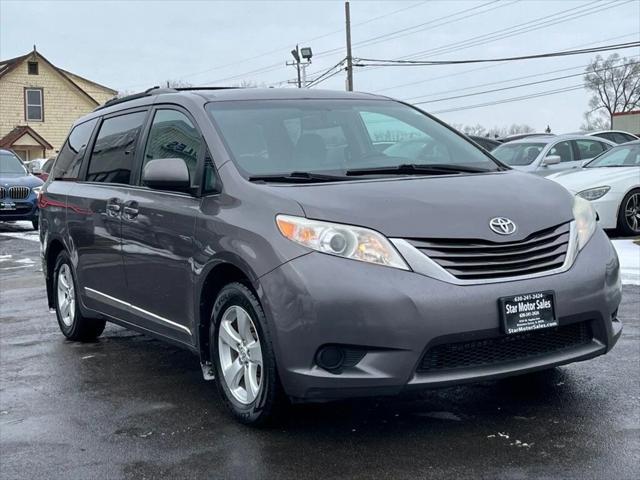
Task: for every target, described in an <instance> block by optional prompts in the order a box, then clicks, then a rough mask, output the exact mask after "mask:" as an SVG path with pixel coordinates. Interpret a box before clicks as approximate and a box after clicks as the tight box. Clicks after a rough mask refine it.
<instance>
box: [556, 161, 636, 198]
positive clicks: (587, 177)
mask: <svg viewBox="0 0 640 480" xmlns="http://www.w3.org/2000/svg"><path fill="white" fill-rule="evenodd" d="M639 176H640V168H638V167H597V168H581V169H580V170H568V171H566V172H559V173H556V174H554V175H551V176H549V177H547V178H548V179H549V180H553V181H554V182H558V183H559V184H560V185H562V186H563V187H565V188H566V189H567V190H569V191H570V192H573V193H577V192H581V191H582V190H586V189H588V188H595V187H601V186H604V185H608V186H612V184H613V185H615V184H616V183H618V182H620V181H624V180H627V179H630V178H639Z"/></svg>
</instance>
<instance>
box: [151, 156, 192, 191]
mask: <svg viewBox="0 0 640 480" xmlns="http://www.w3.org/2000/svg"><path fill="white" fill-rule="evenodd" d="M142 183H143V184H144V185H146V186H147V187H149V188H153V189H156V190H170V191H177V192H187V191H189V190H190V188H191V179H190V178H189V169H188V168H187V164H186V163H185V161H184V160H183V159H181V158H159V159H157V160H151V161H150V162H148V163H147V164H146V165H145V166H144V170H143V171H142Z"/></svg>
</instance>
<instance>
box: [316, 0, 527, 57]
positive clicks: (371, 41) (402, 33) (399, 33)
mask: <svg viewBox="0 0 640 480" xmlns="http://www.w3.org/2000/svg"><path fill="white" fill-rule="evenodd" d="M519 1H521V0H513V1H511V2H508V3H507V2H502V1H501V0H492V1H490V2H486V3H483V4H481V5H476V6H475V7H471V8H466V9H464V10H460V11H458V12H454V13H451V14H448V15H445V16H443V17H438V18H435V19H433V20H430V21H428V22H423V23H419V24H416V25H411V26H409V27H405V28H401V29H399V30H394V31H391V32H387V33H385V34H382V35H378V36H375V37H370V38H367V39H364V40H360V41H359V42H354V44H353V46H354V47H363V46H370V45H375V44H377V43H381V42H383V41H388V40H395V39H396V38H401V37H406V36H408V35H413V34H414V33H418V32H421V31H425V30H431V29H433V28H436V27H440V26H443V25H448V24H451V23H455V22H458V21H460V20H464V19H466V18H469V17H471V16H476V15H478V13H473V14H469V15H466V16H464V17H461V18H456V19H452V20H449V21H447V22H443V23H440V24H438V25H433V24H434V23H437V22H439V21H441V20H446V19H448V18H451V17H455V16H457V15H460V14H463V13H467V12H472V11H474V12H475V11H476V10H479V9H481V8H483V7H485V6H488V5H491V4H495V3H498V2H500V3H499V4H498V5H496V6H495V7H492V8H489V9H487V10H485V11H483V12H480V14H483V13H487V12H490V11H491V10H495V9H497V8H504V7H507V6H509V5H511V4H513V3H517V2H519ZM429 25H433V26H431V27H427V28H420V27H425V26H429ZM410 30H413V31H410ZM389 37H393V38H389ZM387 39H388V40H387ZM342 50H343V47H337V48H332V49H329V50H324V51H320V52H318V53H317V55H316V56H317V57H324V56H327V55H331V54H333V53H336V52H339V51H342Z"/></svg>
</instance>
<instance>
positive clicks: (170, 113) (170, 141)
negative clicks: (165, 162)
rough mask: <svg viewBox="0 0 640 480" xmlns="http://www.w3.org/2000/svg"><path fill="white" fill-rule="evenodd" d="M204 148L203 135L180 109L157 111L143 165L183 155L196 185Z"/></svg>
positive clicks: (192, 180)
mask: <svg viewBox="0 0 640 480" xmlns="http://www.w3.org/2000/svg"><path fill="white" fill-rule="evenodd" d="M202 148H203V142H202V137H201V136H200V133H199V132H198V130H196V128H195V127H194V125H193V123H192V122H191V120H189V118H188V117H187V116H186V115H185V114H183V113H182V112H179V111H177V110H158V111H157V112H156V114H155V116H154V117H153V123H152V124H151V129H150V130H149V137H148V139H147V146H146V149H145V152H144V160H143V165H142V168H144V165H146V164H147V163H148V162H150V161H151V160H156V159H159V158H182V159H183V160H184V161H185V163H186V164H187V167H188V168H189V175H190V178H191V182H192V185H193V182H194V181H195V178H196V166H197V164H198V156H199V155H200V152H201V151H202Z"/></svg>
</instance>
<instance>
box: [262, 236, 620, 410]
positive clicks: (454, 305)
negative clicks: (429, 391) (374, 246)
mask: <svg viewBox="0 0 640 480" xmlns="http://www.w3.org/2000/svg"><path fill="white" fill-rule="evenodd" d="M544 290H553V291H554V292H555V296H556V313H557V315H558V317H559V322H560V326H561V327H562V326H563V325H570V324H573V323H576V322H586V324H587V325H588V327H589V330H590V332H591V333H592V339H590V341H589V342H588V343H587V344H582V345H580V346H577V347H576V348H572V349H569V350H563V351H560V352H555V353H549V354H545V355H538V356H534V357H529V358H527V359H524V360H518V361H509V362H504V363H500V364H492V365H489V366H482V367H471V368H456V369H452V370H446V371H445V370H443V371H437V372H419V368H418V367H419V365H420V362H421V360H422V358H423V355H424V353H425V352H426V351H427V350H428V349H429V348H430V347H431V346H434V345H437V344H441V343H444V342H453V343H455V342H463V341H475V340H482V339H487V338H497V337H503V334H502V333H501V330H500V321H499V313H498V301H497V300H498V298H499V297H503V296H509V295H517V294H522V293H531V292H537V291H544ZM259 294H260V297H261V300H262V304H263V307H264V309H265V313H266V315H267V320H268V322H269V327H270V331H271V332H273V335H272V337H273V342H274V348H275V350H276V359H277V362H278V372H279V375H280V379H281V381H282V384H283V387H284V389H285V391H286V392H287V394H288V395H289V396H290V397H292V398H294V399H298V400H307V401H313V400H316V401H321V400H328V399H334V398H344V397H353V396H369V395H383V394H397V393H400V392H402V391H403V390H405V389H412V388H425V387H435V386H445V385H451V384H458V383H464V382H470V381H477V380H482V379H490V378H498V377H503V376H509V375H516V374H521V373H526V372H530V371H535V370H539V369H544V368H549V367H551V366H555V365H561V364H565V363H570V362H574V361H580V360H586V359H588V358H592V357H595V356H597V355H601V354H604V353H606V352H607V351H609V350H610V349H611V348H612V347H613V345H614V344H615V342H616V341H617V339H618V337H619V336H620V333H621V330H622V326H621V324H620V323H619V322H618V321H617V320H615V312H616V310H617V308H618V305H619V303H620V301H621V284H620V276H619V264H618V259H617V256H616V254H615V251H614V249H613V247H612V245H611V242H610V241H609V239H608V238H607V237H606V235H605V234H604V233H603V232H602V230H601V229H598V230H597V231H596V233H595V234H594V236H593V238H592V239H591V240H590V241H589V243H588V244H587V246H586V247H585V248H584V249H583V251H582V252H580V254H579V255H578V257H577V259H576V261H575V263H574V264H573V266H572V267H571V268H570V269H569V270H568V271H566V272H563V273H560V274H556V275H549V276H545V277H539V278H533V279H527V280H519V281H512V282H504V283H493V284H480V285H465V286H458V285H452V284H449V283H445V282H442V281H439V280H435V279H432V278H429V277H426V276H423V275H419V274H416V273H413V272H407V271H402V270H397V269H393V268H387V267H380V266H375V265H371V264H366V263H361V262H356V261H351V260H345V259H341V258H337V257H332V256H329V255H323V254H320V253H315V252H314V253H309V254H307V255H304V256H302V257H299V258H297V259H295V260H292V261H290V262H288V263H286V264H284V265H282V266H280V267H279V268H277V269H276V270H274V271H272V272H270V273H268V274H267V275H265V276H263V277H262V278H261V279H260V290H259ZM335 344H338V345H345V346H349V348H351V347H355V348H358V349H362V350H365V351H366V352H367V353H366V354H365V355H364V357H363V358H362V359H361V360H360V361H359V362H358V363H357V364H356V365H355V366H353V367H349V368H345V369H344V370H343V371H341V372H339V373H331V372H329V371H327V370H324V369H322V368H320V367H319V366H317V365H316V360H315V358H316V352H317V351H318V349H319V348H320V347H321V346H324V345H335Z"/></svg>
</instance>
